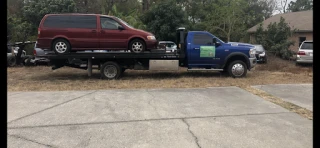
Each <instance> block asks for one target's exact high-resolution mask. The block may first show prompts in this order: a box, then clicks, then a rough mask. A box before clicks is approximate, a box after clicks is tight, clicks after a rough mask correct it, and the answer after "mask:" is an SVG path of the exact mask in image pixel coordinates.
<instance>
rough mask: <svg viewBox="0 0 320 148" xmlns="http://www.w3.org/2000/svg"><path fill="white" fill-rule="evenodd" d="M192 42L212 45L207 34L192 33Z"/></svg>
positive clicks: (210, 38)
mask: <svg viewBox="0 0 320 148" xmlns="http://www.w3.org/2000/svg"><path fill="white" fill-rule="evenodd" d="M193 44H196V45H212V44H213V43H212V36H210V35H208V34H194V36H193Z"/></svg>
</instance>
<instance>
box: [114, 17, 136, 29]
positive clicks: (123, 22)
mask: <svg viewBox="0 0 320 148" xmlns="http://www.w3.org/2000/svg"><path fill="white" fill-rule="evenodd" d="M116 18H117V19H118V20H119V21H120V22H121V23H122V24H124V25H126V26H127V27H129V28H134V27H132V26H131V25H129V24H128V23H127V22H125V21H124V20H122V19H120V18H118V17H116Z"/></svg>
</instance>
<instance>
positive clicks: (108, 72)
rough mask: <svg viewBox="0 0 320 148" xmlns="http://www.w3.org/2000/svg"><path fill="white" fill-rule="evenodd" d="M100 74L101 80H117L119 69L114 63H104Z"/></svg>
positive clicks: (119, 73)
mask: <svg viewBox="0 0 320 148" xmlns="http://www.w3.org/2000/svg"><path fill="white" fill-rule="evenodd" d="M100 73H101V76H102V78H103V79H109V80H112V79H118V78H119V76H120V75H121V67H120V66H119V65H118V64H117V63H116V62H106V63H104V64H103V65H102V66H101V69H100Z"/></svg>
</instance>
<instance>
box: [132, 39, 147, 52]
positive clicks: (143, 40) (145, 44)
mask: <svg viewBox="0 0 320 148" xmlns="http://www.w3.org/2000/svg"><path fill="white" fill-rule="evenodd" d="M135 39H138V40H141V41H143V43H144V45H145V46H147V45H146V41H145V40H144V39H143V38H140V37H134V38H132V39H130V40H129V42H128V50H129V46H130V43H131V41H133V40H135ZM145 49H147V48H145Z"/></svg>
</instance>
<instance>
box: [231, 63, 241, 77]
mask: <svg viewBox="0 0 320 148" xmlns="http://www.w3.org/2000/svg"><path fill="white" fill-rule="evenodd" d="M231 72H232V74H233V75H235V76H242V75H243V74H244V66H243V65H242V64H239V63H237V64H234V65H233V66H232V69H231Z"/></svg>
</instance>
